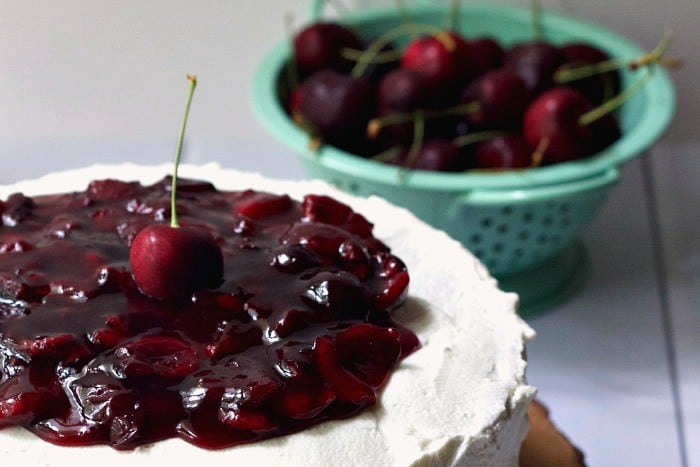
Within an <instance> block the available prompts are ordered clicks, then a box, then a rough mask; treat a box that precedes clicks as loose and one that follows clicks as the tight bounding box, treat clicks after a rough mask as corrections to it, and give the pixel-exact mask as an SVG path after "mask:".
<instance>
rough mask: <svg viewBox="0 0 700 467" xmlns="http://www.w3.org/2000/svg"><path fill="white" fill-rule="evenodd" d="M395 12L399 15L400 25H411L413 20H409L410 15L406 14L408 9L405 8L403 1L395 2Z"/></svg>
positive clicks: (397, 0)
mask: <svg viewBox="0 0 700 467" xmlns="http://www.w3.org/2000/svg"><path fill="white" fill-rule="evenodd" d="M396 10H397V11H398V13H399V16H400V17H401V22H402V23H405V24H407V23H412V22H413V18H411V15H410V14H409V12H408V8H407V7H406V2H405V1H404V0H396Z"/></svg>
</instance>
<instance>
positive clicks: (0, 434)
mask: <svg viewBox="0 0 700 467" xmlns="http://www.w3.org/2000/svg"><path fill="white" fill-rule="evenodd" d="M170 170H171V167H170V166H169V165H163V166H155V167H143V166H137V165H131V164H125V165H116V166H93V167H88V168H84V169H78V170H71V171H66V172H61V173H54V174H50V175H48V176H45V177H42V178H40V179H36V180H31V181H26V182H19V183H16V184H13V185H8V186H2V187H0V199H7V198H8V196H9V195H11V194H12V193H17V192H22V193H24V194H26V195H28V196H34V195H42V194H50V193H61V192H69V191H82V190H85V188H86V187H87V186H88V184H89V183H90V182H91V181H92V180H100V179H106V178H112V179H121V180H127V181H131V180H138V181H140V182H142V183H144V184H150V183H155V182H157V181H158V180H159V179H161V178H163V176H164V175H165V174H168V173H169V172H170ZM180 174H181V176H182V177H186V178H189V179H199V180H206V181H208V182H211V183H212V184H214V185H215V186H216V188H217V189H219V190H234V191H238V190H246V189H254V190H259V191H264V192H273V193H286V194H289V196H291V198H293V199H297V200H300V199H302V198H303V197H304V196H305V195H306V194H308V193H315V194H322V195H329V196H332V197H333V198H335V199H337V200H339V201H341V202H342V203H345V204H347V205H349V206H350V207H352V209H353V210H354V211H355V212H358V213H361V214H362V215H363V216H364V217H366V218H367V219H368V220H369V221H370V222H372V223H373V224H374V236H375V237H376V238H378V239H379V240H381V242H383V243H385V244H387V245H389V246H390V248H391V253H392V254H394V255H396V256H397V257H399V258H401V259H402V260H403V262H405V264H406V266H407V269H408V271H409V272H410V276H411V282H410V288H409V294H408V297H407V299H406V301H405V303H404V304H403V305H402V306H401V307H400V308H399V309H397V310H394V311H393V315H392V319H393V320H394V321H395V322H397V323H398V324H399V325H402V326H405V327H406V328H408V329H411V330H412V331H413V332H415V333H416V335H417V336H418V339H419V341H420V348H419V349H418V350H416V351H414V352H413V353H411V354H410V355H408V356H407V357H406V358H404V359H403V360H401V361H400V363H399V364H398V366H397V367H396V369H395V370H394V371H393V373H392V374H391V376H390V377H389V379H388V381H387V382H386V383H385V384H384V385H383V386H382V388H381V390H380V391H379V393H378V397H377V401H376V403H375V404H373V405H371V406H370V407H368V408H366V409H364V410H362V411H361V412H359V413H357V414H355V415H353V416H351V417H350V418H346V419H341V420H328V421H324V422H323V423H320V424H315V425H313V426H310V427H308V428H305V429H303V430H301V431H298V432H295V433H292V434H288V435H284V436H277V437H272V438H269V439H264V440H261V441H256V442H252V443H247V444H241V445H237V446H233V447H226V448H222V449H215V450H209V449H202V448H199V447H196V446H192V445H191V444H189V443H186V442H184V441H183V440H181V439H176V438H171V439H165V440H161V441H157V442H154V443H149V444H144V445H140V446H138V447H136V448H135V449H131V450H127V451H118V450H115V449H112V448H111V447H109V446H103V445H96V446H81V447H63V446H57V445H54V444H50V443H46V442H44V441H42V440H40V439H38V438H37V436H36V435H35V434H33V433H31V432H29V431H27V430H26V429H24V428H20V427H11V426H6V427H3V428H2V429H0V455H1V456H2V458H3V459H4V460H6V461H8V460H10V459H11V460H13V461H14V460H21V464H22V465H25V464H26V465H32V466H49V465H52V466H53V465H64V464H65V465H67V464H73V463H74V460H75V458H76V456H80V457H81V458H89V459H91V462H95V463H98V464H100V465H103V466H111V465H115V466H116V465H120V466H121V465H129V466H146V465H149V466H150V465H161V464H162V465H179V464H180V463H183V462H185V461H184V460H186V462H187V463H192V462H197V463H207V464H208V463H214V462H216V463H221V462H226V463H227V464H228V463H231V464H232V465H252V464H263V465H289V466H297V465H298V466H308V465H344V464H354V465H368V466H369V465H377V466H392V465H407V466H408V465H411V466H428V465H441V466H442V465H445V466H449V465H461V466H494V467H495V466H499V467H500V466H516V465H517V464H518V453H519V449H520V444H521V442H522V440H523V438H524V437H525V434H526V433H527V430H528V421H527V410H528V406H529V404H530V401H531V400H532V398H533V396H534V393H535V390H534V388H532V387H531V386H529V385H528V383H527V381H526V378H525V368H526V361H525V358H524V346H525V342H526V341H527V339H529V338H531V337H532V336H533V331H532V330H531V329H530V328H529V327H528V326H527V325H526V324H525V323H524V322H523V321H522V320H521V319H520V318H519V317H518V315H517V297H516V296H515V295H514V294H510V293H505V292H502V291H501V290H499V289H498V287H497V283H496V281H495V280H494V279H493V278H491V277H490V276H489V274H488V272H487V271H486V269H485V268H484V267H483V266H482V265H481V263H480V262H479V261H478V260H477V259H476V258H475V257H474V256H472V255H471V254H470V253H469V252H468V251H467V250H466V249H465V248H464V247H463V246H462V245H461V244H459V243H458V242H456V241H454V240H452V239H451V238H449V237H448V236H447V235H446V234H444V233H443V232H440V231H437V230H436V229H434V228H432V227H430V226H428V225H426V224H425V223H423V222H421V221H420V220H418V219H417V218H415V217H414V216H413V215H412V214H411V213H409V212H408V211H407V210H404V209H401V208H397V207H395V206H393V205H391V204H389V203H387V202H386V201H384V200H382V199H379V198H376V197H371V198H368V199H361V198H356V197H352V196H350V195H348V194H345V193H342V192H340V191H338V190H335V189H334V188H332V187H330V186H329V185H327V184H325V183H323V182H319V181H309V182H289V181H279V180H270V179H267V178H264V177H261V176H258V175H253V174H247V173H241V172H237V171H233V170H226V169H221V168H219V167H218V166H216V165H211V164H210V165H204V166H187V165H184V166H182V167H181V169H180ZM6 360H7V359H6ZM0 371H1V368H0ZM1 377H2V374H1V373H0V381H2V379H1ZM0 399H1V396H0ZM1 406H2V401H1V400H0V407H1ZM0 426H2V422H1V420H0Z"/></svg>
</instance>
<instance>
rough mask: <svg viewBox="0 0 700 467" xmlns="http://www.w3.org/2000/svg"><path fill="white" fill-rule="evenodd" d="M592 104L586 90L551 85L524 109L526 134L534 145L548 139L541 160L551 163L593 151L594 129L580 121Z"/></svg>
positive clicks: (543, 162)
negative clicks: (584, 95) (583, 92)
mask: <svg viewBox="0 0 700 467" xmlns="http://www.w3.org/2000/svg"><path fill="white" fill-rule="evenodd" d="M592 108H593V105H592V104H591V103H590V102H588V100H586V98H585V97H583V94H581V93H580V92H578V91H576V90H575V89H573V88H569V87H565V86H562V87H557V88H553V89H550V90H549V91H547V92H545V93H544V94H542V95H540V96H539V97H538V98H537V99H535V100H534V101H533V102H532V104H530V106H529V107H528V109H527V110H526V111H525V116H524V118H523V135H524V136H525V140H526V141H527V142H528V144H530V145H531V146H532V147H537V146H538V145H539V144H540V143H541V142H542V141H545V140H546V141H547V143H546V149H545V151H544V153H543V159H542V164H543V165H548V164H553V163H557V162H564V161H568V160H573V159H580V158H582V157H584V156H587V155H589V154H591V148H592V147H594V146H595V145H594V144H593V141H594V139H593V138H594V135H595V133H594V131H593V130H592V129H591V127H590V125H589V126H584V125H581V124H579V118H580V117H581V115H583V114H584V113H586V112H588V111H589V110H591V109H592Z"/></svg>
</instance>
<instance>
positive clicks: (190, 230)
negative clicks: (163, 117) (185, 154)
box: [129, 75, 224, 300]
mask: <svg viewBox="0 0 700 467" xmlns="http://www.w3.org/2000/svg"><path fill="white" fill-rule="evenodd" d="M187 79H188V80H189V81H190V91H189V95H188V97H187V105H186V107H185V116H184V118H183V121H182V127H181V129H180V138H179V141H178V145H177V151H176V154H175V170H174V172H173V178H172V187H171V214H170V216H171V222H170V225H166V224H153V225H150V226H148V227H146V228H144V229H143V230H141V231H140V232H139V233H138V234H137V235H136V237H134V240H133V241H132V243H131V251H130V252H129V263H130V264H131V270H132V273H133V276H134V280H135V281H136V284H137V285H138V287H139V289H140V290H141V292H143V293H144V294H146V295H148V296H150V297H153V298H157V299H159V300H177V299H186V298H188V297H190V296H191V295H192V293H193V292H195V291H197V290H200V289H204V288H208V287H216V286H217V285H219V283H220V282H221V276H222V275H223V268H224V259H223V255H222V253H221V248H220V247H219V245H218V244H217V243H216V241H215V240H214V238H213V237H212V236H211V234H210V233H209V232H207V231H206V230H203V229H201V228H196V227H181V226H180V225H179V224H178V221H177V211H176V199H177V198H176V197H177V169H178V166H179V164H180V156H181V153H182V141H183V138H184V135H185V127H186V125H187V116H188V114H189V110H190V104H191V102H192V95H193V94H194V89H195V87H196V85H197V77H196V76H192V75H188V76H187Z"/></svg>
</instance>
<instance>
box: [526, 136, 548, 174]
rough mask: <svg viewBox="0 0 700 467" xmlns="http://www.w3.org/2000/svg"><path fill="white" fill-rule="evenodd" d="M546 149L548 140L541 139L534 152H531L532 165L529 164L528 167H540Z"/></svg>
mask: <svg viewBox="0 0 700 467" xmlns="http://www.w3.org/2000/svg"><path fill="white" fill-rule="evenodd" d="M547 148H549V138H542V139H541V140H540V142H539V143H538V144H537V147H536V148H535V150H534V151H532V156H531V160H532V163H531V164H530V167H539V166H541V165H542V161H543V160H544V153H545V152H547Z"/></svg>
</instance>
